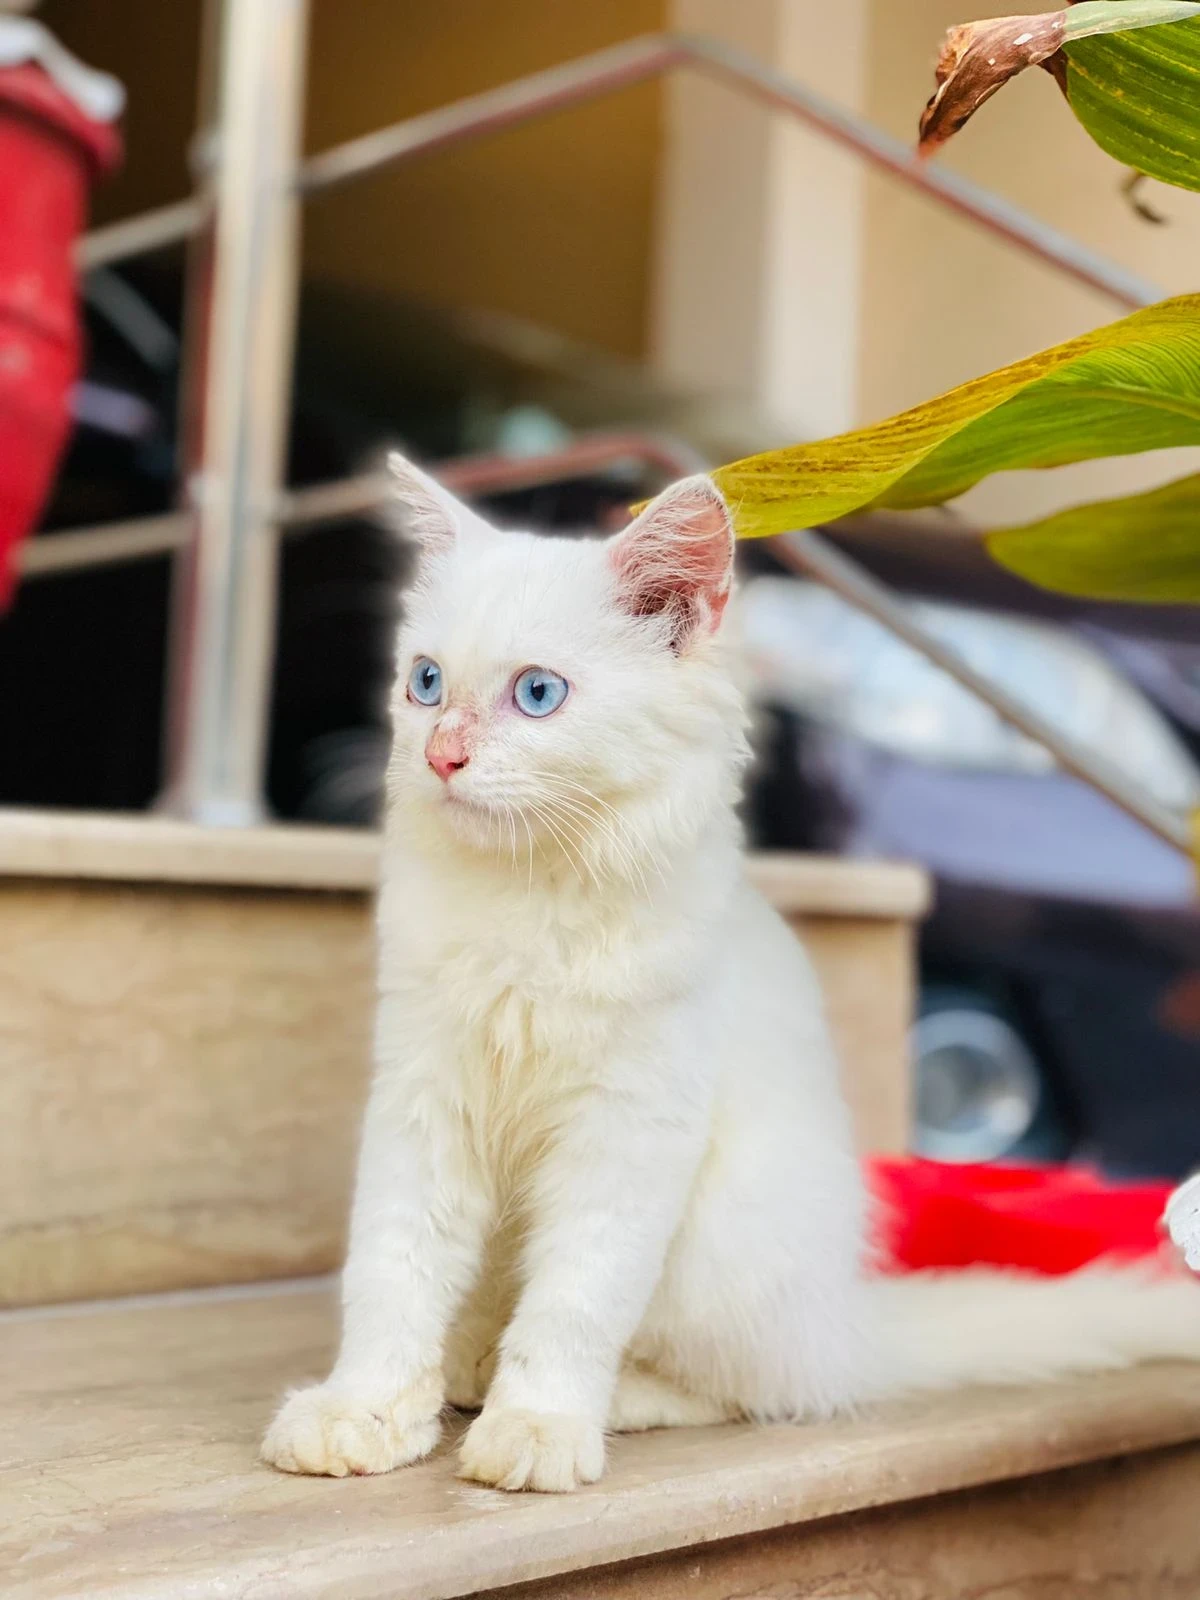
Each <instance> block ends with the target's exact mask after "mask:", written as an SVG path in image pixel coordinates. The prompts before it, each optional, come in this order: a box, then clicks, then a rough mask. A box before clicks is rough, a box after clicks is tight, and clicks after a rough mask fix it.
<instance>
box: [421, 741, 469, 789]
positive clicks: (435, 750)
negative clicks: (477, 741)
mask: <svg viewBox="0 0 1200 1600" xmlns="http://www.w3.org/2000/svg"><path fill="white" fill-rule="evenodd" d="M425 759H426V761H427V762H428V763H429V765H430V766H431V767H432V768H433V770H434V771H435V772H436V773H437V775H438V777H439V778H440V779H441V780H442V782H443V783H448V782H449V780H450V779H451V778H452V777H453V776H454V774H455V773H456V772H461V771H462V769H463V768H464V767H465V766H466V764H467V762H468V761H470V759H471V757H470V755H469V753H468V751H467V746H466V741H465V740H464V739H463V737H462V735H461V733H458V732H454V733H447V732H445V731H444V730H436V729H435V731H434V732H433V733H431V734H430V735H429V738H428V740H427V741H426V743H425Z"/></svg>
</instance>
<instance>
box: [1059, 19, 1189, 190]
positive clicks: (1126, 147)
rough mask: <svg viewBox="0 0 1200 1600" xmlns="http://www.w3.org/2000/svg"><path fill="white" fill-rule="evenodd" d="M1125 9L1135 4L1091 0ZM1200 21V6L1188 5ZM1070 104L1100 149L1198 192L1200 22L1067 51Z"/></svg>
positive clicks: (1085, 42) (1086, 41) (1091, 41)
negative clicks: (1191, 6)
mask: <svg viewBox="0 0 1200 1600" xmlns="http://www.w3.org/2000/svg"><path fill="white" fill-rule="evenodd" d="M1097 3H1100V4H1104V5H1106V6H1108V7H1110V8H1111V9H1115V10H1120V11H1126V10H1132V9H1134V8H1135V4H1136V0H1090V4H1089V6H1088V7H1086V8H1085V7H1083V6H1076V7H1074V8H1073V10H1072V13H1070V14H1069V15H1068V32H1069V29H1070V23H1071V21H1072V20H1073V13H1074V11H1080V10H1084V9H1091V7H1092V6H1093V5H1095V4H1097ZM1193 9H1194V10H1195V12H1196V15H1197V17H1198V18H1200V5H1198V6H1195V7H1193ZM1065 49H1066V55H1067V99H1068V101H1069V102H1070V105H1071V110H1072V111H1073V112H1074V113H1075V115H1076V116H1077V117H1078V118H1079V120H1080V122H1081V123H1082V124H1083V126H1084V127H1085V128H1086V129H1087V131H1088V132H1089V133H1090V134H1091V136H1092V138H1093V139H1094V140H1095V141H1096V143H1097V144H1098V145H1099V146H1100V148H1101V149H1102V150H1105V151H1107V152H1108V154H1109V155H1110V156H1114V157H1115V158H1116V160H1118V161H1121V162H1124V164H1125V165H1126V166H1128V167H1133V168H1135V169H1136V170H1137V171H1138V172H1144V173H1146V174H1147V176H1149V177H1151V178H1159V179H1161V180H1162V181H1163V182H1164V183H1172V184H1175V185H1176V186H1177V187H1179V188H1183V189H1200V20H1198V21H1191V22H1180V23H1176V24H1174V25H1173V26H1167V27H1157V28H1154V27H1151V28H1139V29H1138V30H1137V31H1135V32H1129V33H1122V34H1109V35H1106V36H1103V37H1095V38H1080V39H1078V40H1076V41H1075V42H1074V43H1070V42H1068V43H1067V44H1066V46H1065Z"/></svg>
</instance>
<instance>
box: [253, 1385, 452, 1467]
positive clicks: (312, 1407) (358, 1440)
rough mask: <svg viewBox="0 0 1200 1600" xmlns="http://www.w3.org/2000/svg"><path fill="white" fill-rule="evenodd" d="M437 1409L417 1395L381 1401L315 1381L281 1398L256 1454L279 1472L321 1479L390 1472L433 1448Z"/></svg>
mask: <svg viewBox="0 0 1200 1600" xmlns="http://www.w3.org/2000/svg"><path fill="white" fill-rule="evenodd" d="M440 1410H441V1397H440V1395H439V1396H436V1397H435V1396H433V1395H432V1394H426V1393H424V1392H423V1391H422V1392H420V1393H418V1391H417V1390H414V1389H408V1390H405V1391H404V1392H403V1393H402V1394H399V1395H392V1396H390V1397H386V1398H385V1397H382V1396H367V1395H365V1394H362V1393H359V1392H356V1391H354V1390H351V1389H345V1388H341V1387H335V1386H334V1385H333V1384H329V1383H319V1384H316V1385H314V1386H313V1387H312V1388H311V1389H297V1390H296V1391H295V1392H294V1393H292V1394H290V1395H289V1396H288V1397H287V1399H286V1400H285V1401H284V1402H283V1405H282V1406H281V1407H280V1408H279V1411H278V1412H277V1413H276V1415H275V1420H274V1421H273V1422H272V1423H271V1426H270V1427H269V1428H268V1429H267V1431H266V1435H265V1437H264V1438H263V1442H262V1450H261V1452H260V1453H261V1455H262V1459H263V1460H264V1461H268V1462H270V1464H271V1465H272V1466H273V1467H278V1468H279V1469H280V1471H282V1472H311V1473H314V1474H316V1475H318V1476H323V1477H327V1478H345V1477H347V1476H348V1475H349V1474H350V1473H369V1472H391V1470H392V1469H393V1467H404V1466H407V1465H408V1463H409V1462H410V1461H419V1460H420V1459H421V1457H422V1456H427V1455H428V1454H429V1452H430V1451H431V1450H432V1449H433V1447H434V1445H435V1444H436V1443H437V1442H438V1436H439V1434H440V1433H441V1420H440V1417H439V1412H440Z"/></svg>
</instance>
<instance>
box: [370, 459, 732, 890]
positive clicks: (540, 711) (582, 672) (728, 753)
mask: <svg viewBox="0 0 1200 1600" xmlns="http://www.w3.org/2000/svg"><path fill="white" fill-rule="evenodd" d="M390 464H391V469H392V476H393V479H394V482H395V485H396V491H397V494H398V497H399V501H400V507H401V513H402V517H403V520H404V522H405V524H406V526H407V529H408V531H409V532H410V534H412V535H413V536H414V537H415V538H416V540H417V541H418V543H419V546H420V552H419V564H418V571H417V578H416V581H415V583H414V586H413V588H412V590H411V592H410V594H409V596H408V601H407V605H406V608H405V618H404V623H403V626H402V628H401V631H400V639H399V649H398V669H399V670H398V676H397V682H396V690H395V693H394V695H393V702H392V716H393V723H394V729H395V741H394V746H393V751H392V758H391V763H390V766H389V774H388V776H389V805H390V809H391V814H392V820H393V825H395V826H399V827H402V828H407V829H409V830H410V831H414V830H415V831H417V832H419V833H420V835H421V836H422V838H423V840H424V841H425V842H426V843H436V842H438V841H439V840H440V841H442V842H445V843H447V844H453V845H454V846H456V847H460V848H465V849H467V850H476V851H486V852H488V853H490V854H491V855H493V856H494V857H495V856H499V857H501V858H502V859H510V858H511V861H512V863H513V865H514V867H519V868H520V870H521V872H522V873H524V872H525V871H526V869H527V864H530V865H532V863H534V862H541V863H545V864H551V865H552V864H556V863H557V864H565V865H567V866H571V865H574V866H575V867H576V868H584V869H587V870H588V871H589V872H590V873H591V874H592V875H593V876H598V875H599V874H600V873H601V872H602V871H603V872H608V873H617V874H620V875H624V876H626V877H630V878H636V877H638V876H639V875H643V874H644V873H645V870H646V866H647V858H649V860H650V861H654V860H657V859H658V857H659V856H660V855H661V854H662V852H663V851H664V849H669V848H670V847H671V845H672V843H681V842H682V843H687V842H690V841H691V840H692V839H694V838H695V837H696V836H697V835H698V834H699V833H700V832H701V831H703V829H704V827H705V826H706V825H707V824H708V823H709V822H710V821H711V819H712V818H713V817H714V816H715V815H716V814H717V813H718V812H721V811H727V810H728V807H729V806H730V805H731V803H732V802H733V800H734V799H735V797H736V793H737V786H738V780H739V774H740V770H741V766H742V763H743V760H744V757H745V742H744V720H745V718H744V711H743V707H742V703H741V698H740V695H739V694H738V691H737V689H736V687H735V685H734V682H733V678H732V675H731V672H730V669H729V664H728V650H727V647H726V641H725V639H724V632H725V628H724V618H725V609H726V602H727V601H728V599H729V594H730V588H731V584H732V578H733V530H732V525H731V522H730V518H729V512H728V510H727V508H726V506H725V503H724V501H723V499H722V498H721V495H720V493H719V492H718V491H717V489H716V488H715V487H714V485H713V484H712V482H711V481H710V480H709V479H708V478H706V477H703V476H699V477H694V478H686V479H684V480H683V481H682V482H680V483H677V484H675V485H674V486H673V487H672V488H670V489H667V490H666V491H664V493H662V494H661V495H659V496H658V498H657V499H656V500H654V501H653V502H652V503H651V504H650V505H649V506H648V507H647V508H646V510H645V511H643V512H642V514H641V515H640V516H639V517H638V518H637V519H636V521H634V522H633V523H631V524H630V526H629V527H628V528H626V529H625V530H624V531H623V532H622V533H620V534H617V535H616V536H615V537H613V538H610V539H605V540H599V539H561V538H550V537H548V536H544V535H536V534H530V533H511V532H500V531H499V530H498V529H495V528H493V527H491V526H490V525H489V524H488V523H486V522H485V521H484V520H483V519H482V518H481V517H479V516H478V515H477V514H476V513H474V512H472V511H470V510H469V509H468V508H467V507H465V506H463V505H461V504H460V503H459V502H458V501H456V500H455V499H454V498H453V496H451V495H450V494H449V493H448V492H447V491H446V490H444V489H442V488H441V487H440V486H439V485H438V484H436V483H435V482H434V481H433V480H432V479H431V478H429V477H428V476H426V474H424V473H423V472H421V471H420V470H419V469H418V468H416V467H414V466H412V465H411V464H410V463H409V462H407V461H405V460H403V459H402V458H401V457H398V456H393V457H392V458H391V463H390ZM581 876H582V872H581Z"/></svg>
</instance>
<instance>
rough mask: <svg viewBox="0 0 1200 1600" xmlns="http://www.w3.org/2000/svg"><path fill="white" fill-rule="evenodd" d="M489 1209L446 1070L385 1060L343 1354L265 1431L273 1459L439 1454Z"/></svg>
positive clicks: (313, 1462) (347, 1279) (265, 1447)
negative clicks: (455, 1346)
mask: <svg viewBox="0 0 1200 1600" xmlns="http://www.w3.org/2000/svg"><path fill="white" fill-rule="evenodd" d="M386 1005H387V1001H386V1000H385V1001H384V1006H385V1007H386ZM383 1031H384V1030H382V1029H381V1033H382V1032H383ZM488 1214H489V1208H488V1201H487V1195H486V1191H485V1189H484V1187H483V1185H482V1184H481V1182H480V1181H479V1178H478V1175H477V1174H476V1172H475V1171H474V1169H473V1166H472V1164H471V1162H470V1160H469V1158H468V1152H467V1150H466V1148H465V1143H464V1140H463V1138H462V1133H461V1128H460V1126H459V1125H458V1123H457V1122H456V1119H455V1118H454V1117H453V1115H452V1113H451V1112H450V1111H449V1110H448V1108H446V1107H445V1105H444V1104H443V1102H442V1101H441V1100H440V1098H439V1096H438V1094H437V1091H436V1075H435V1074H433V1073H429V1072H425V1073H422V1072H420V1071H418V1070H414V1069H413V1068H412V1067H411V1066H409V1065H405V1066H404V1067H402V1068H401V1067H398V1066H397V1065H396V1064H393V1063H389V1062H387V1061H386V1060H381V1063H380V1068H379V1071H378V1074H377V1076H376V1079H375V1083H374V1085H373V1087H372V1091H371V1098H370V1102H369V1104H368V1107H367V1115H366V1121H365V1124H364V1128H363V1141H362V1149H361V1152H360V1155H359V1165H358V1181H357V1185H356V1190H355V1198H354V1211H353V1216H352V1219H351V1225H350V1246H349V1251H348V1254H347V1257H346V1266H345V1269H344V1271H343V1274H342V1343H341V1349H340V1351H339V1354H338V1358H337V1363H336V1365H335V1366H334V1369H333V1371H332V1373H331V1374H330V1375H329V1377H328V1378H327V1379H326V1380H325V1382H324V1383H320V1384H315V1385H313V1386H312V1387H310V1388H306V1389H300V1390H297V1391H295V1392H294V1393H293V1394H291V1395H289V1397H288V1398H287V1400H286V1401H285V1402H284V1404H283V1406H282V1408H281V1409H280V1411H279V1412H278V1414H277V1415H276V1417H275V1420H274V1421H273V1422H272V1423H271V1426H270V1427H269V1428H268V1430H267V1433H266V1437H265V1438H264V1440H263V1444H262V1455H263V1459H264V1460H266V1461H269V1462H271V1463H272V1465H274V1466H276V1467H280V1468H282V1470H283V1471H285V1472H310V1473H318V1474H324V1475H326V1476H330V1477H335V1478H341V1477H345V1476H346V1475H347V1474H348V1473H374V1472H390V1471H391V1470H392V1468H393V1467H400V1466H404V1465H406V1464H407V1463H408V1462H410V1461H416V1460H419V1459H420V1458H421V1457H422V1456H425V1455H428V1453H429V1451H430V1450H432V1449H433V1447H434V1445H435V1444H436V1443H437V1440H438V1435H439V1432H440V1427H441V1424H440V1413H441V1409H442V1402H443V1381H442V1351H443V1345H444V1342H445V1336H446V1328H447V1325H448V1323H449V1320H450V1318H451V1316H452V1315H453V1312H454V1310H455V1308H456V1306H457V1305H458V1303H459V1302H460V1300H461V1299H462V1297H463V1296H464V1294H465V1293H466V1291H467V1289H468V1288H469V1286H470V1284H471V1281H472V1279H473V1278H474V1276H475V1274H476V1271H477V1269H478V1264H479V1257H480V1244H481V1240H482V1237H483V1232H484V1228H485V1226H486V1223H487V1219H488Z"/></svg>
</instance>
